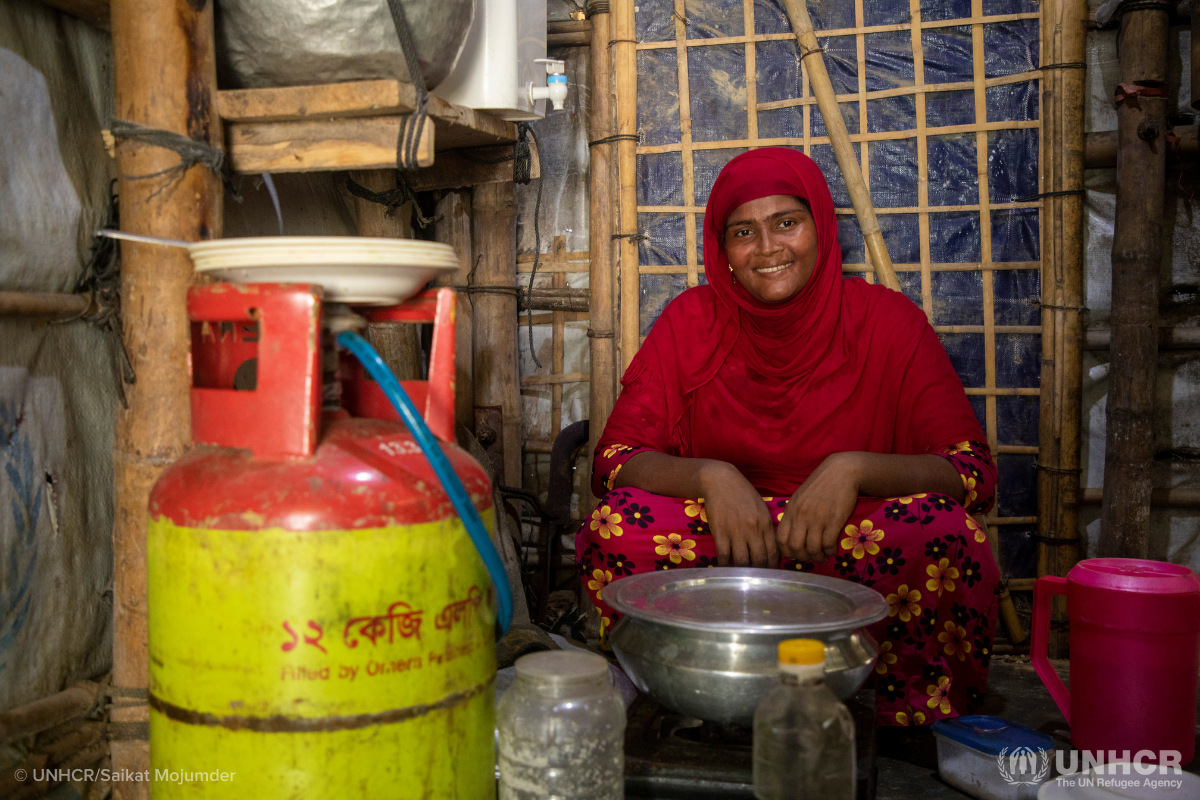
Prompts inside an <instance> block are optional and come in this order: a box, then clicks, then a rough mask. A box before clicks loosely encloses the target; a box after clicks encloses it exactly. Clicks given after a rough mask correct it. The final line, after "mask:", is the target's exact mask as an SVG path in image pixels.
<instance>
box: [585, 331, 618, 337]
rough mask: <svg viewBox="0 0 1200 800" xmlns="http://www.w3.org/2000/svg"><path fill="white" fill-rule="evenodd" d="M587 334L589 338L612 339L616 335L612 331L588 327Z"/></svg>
mask: <svg viewBox="0 0 1200 800" xmlns="http://www.w3.org/2000/svg"><path fill="white" fill-rule="evenodd" d="M587 335H588V338H589V339H612V338H615V336H616V334H615V333H613V332H612V331H594V330H592V329H591V328H588V330H587Z"/></svg>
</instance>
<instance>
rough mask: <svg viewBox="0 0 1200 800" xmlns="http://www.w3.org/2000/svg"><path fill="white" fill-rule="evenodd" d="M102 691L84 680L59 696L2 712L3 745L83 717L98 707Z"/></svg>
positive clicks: (0, 718) (0, 715) (0, 742)
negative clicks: (99, 693) (98, 692)
mask: <svg viewBox="0 0 1200 800" xmlns="http://www.w3.org/2000/svg"><path fill="white" fill-rule="evenodd" d="M98 689H99V686H98V685H97V684H95V683H93V682H91V681H80V682H78V683H73V684H71V685H70V686H69V687H67V688H66V689H64V690H62V691H61V692H59V693H57V694H52V695H50V696H49V697H43V698H41V699H39V700H34V701H33V702H31V703H26V704H25V705H23V706H17V707H16V708H10V709H9V710H7V711H0V744H7V743H8V742H11V741H14V740H16V739H23V738H25V737H26V736H32V735H34V734H35V733H41V732H42V731H44V730H48V729H50V728H53V727H54V726H55V725H59V724H61V723H63V722H67V721H68V720H72V719H75V718H76V717H82V716H83V715H84V714H86V713H87V712H88V711H90V710H91V709H92V708H93V707H95V706H96V700H97V697H96V692H97V690H98Z"/></svg>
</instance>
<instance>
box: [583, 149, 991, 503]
mask: <svg viewBox="0 0 1200 800" xmlns="http://www.w3.org/2000/svg"><path fill="white" fill-rule="evenodd" d="M771 195H790V196H793V197H799V198H802V199H804V200H806V201H807V202H808V204H809V206H810V207H811V209H812V217H813V222H814V224H815V226H816V235H817V263H816V267H815V268H814V270H813V274H812V277H811V278H809V281H808V283H807V284H805V286H804V288H803V289H801V290H800V291H799V292H797V293H796V294H795V295H794V296H792V297H791V298H789V299H787V300H785V301H783V302H781V303H764V302H761V301H759V300H756V299H755V298H753V297H752V296H751V295H750V294H749V293H748V292H747V291H746V290H745V289H744V288H743V287H742V286H741V285H739V284H738V283H737V282H736V281H735V280H733V275H732V273H731V272H730V270H729V261H728V258H727V256H726V253H725V247H724V244H723V241H724V236H725V224H726V222H727V221H728V219H729V216H730V214H731V213H732V212H733V211H734V210H735V209H737V208H738V207H739V206H741V205H742V204H744V203H748V202H750V201H751V200H756V199H758V198H760V197H768V196H771ZM704 267H705V270H704V271H705V275H706V276H707V278H708V285H707V286H698V287H696V288H693V289H689V290H688V291H686V292H684V293H683V294H681V295H680V296H679V297H677V298H676V299H675V300H673V301H672V302H671V303H670V304H669V305H668V306H667V307H666V309H664V310H663V313H662V315H661V316H660V317H659V319H658V321H657V322H655V324H654V327H653V328H652V329H651V331H650V335H649V337H647V339H646V342H645V344H644V345H643V346H642V348H641V350H639V351H638V354H637V356H636V357H635V358H634V360H633V362H632V363H631V364H630V366H629V369H628V370H627V371H626V373H625V376H624V377H623V378H622V384H623V386H624V387H625V388H624V391H623V392H622V394H621V397H620V398H619V399H618V401H617V406H616V407H615V408H614V409H613V414H612V416H611V417H610V418H609V422H608V425H607V426H606V428H605V432H604V434H603V436H602V438H601V446H602V447H603V446H606V445H609V444H614V443H619V444H627V445H632V446H642V447H651V448H653V449H657V450H661V451H663V452H668V453H671V454H674V455H682V456H692V457H704V458H721V459H722V460H728V461H731V462H733V463H735V464H736V465H737V466H739V467H740V468H741V469H742V471H743V474H746V475H747V477H748V478H750V480H751V481H752V482H753V483H754V485H755V486H758V487H759V488H762V489H767V490H769V491H772V492H776V493H783V492H785V491H788V492H790V491H791V490H794V489H795V487H796V486H798V485H799V484H800V483H801V482H802V481H803V480H804V478H805V477H807V476H808V475H809V474H810V473H811V472H812V470H813V469H815V468H816V467H817V465H819V464H820V462H821V461H822V460H823V459H824V458H825V457H826V456H828V455H830V454H831V453H836V452H843V451H848V450H867V451H870V452H878V453H921V452H930V451H933V450H935V449H936V448H939V447H941V446H944V445H947V444H953V443H955V442H959V441H964V440H967V439H972V440H976V441H981V440H982V438H983V436H982V433H981V432H980V429H979V423H978V421H977V420H976V419H975V415H974V413H973V412H972V410H971V407H970V404H969V403H968V402H967V399H966V396H965V395H964V393H963V390H962V384H961V383H960V382H959V380H958V376H957V374H956V373H955V372H954V370H953V368H952V367H951V365H950V361H949V359H948V358H947V357H946V353H945V351H944V350H943V349H942V347H941V343H940V342H939V341H938V340H937V337H936V335H935V334H934V332H933V329H932V328H931V327H930V326H929V324H928V322H927V321H926V318H925V315H924V314H923V313H922V312H921V310H920V309H918V308H917V307H916V306H914V305H913V304H912V303H911V302H910V301H909V300H908V299H907V298H906V297H904V296H903V295H902V294H900V293H898V292H892V291H890V290H888V289H885V288H884V287H882V286H875V285H870V284H868V283H866V282H865V281H863V280H862V279H857V278H856V279H850V280H847V279H844V278H843V277H842V253H841V248H840V247H839V246H838V243H837V218H836V216H835V214H834V206H833V199H832V198H831V197H830V194H829V186H828V185H827V184H826V182H825V177H824V175H822V174H821V170H820V169H819V168H818V167H817V165H816V164H815V163H814V162H813V161H812V159H810V158H808V157H807V156H805V155H802V154H801V153H799V152H797V151H795V150H791V149H787V148H776V147H770V148H762V149H758V150H752V151H750V152H747V153H743V154H742V155H739V156H737V157H736V158H734V159H733V160H731V161H730V162H729V163H728V164H726V165H725V168H724V169H723V170H722V171H721V174H720V175H719V176H718V177H717V181H716V183H715V184H714V185H713V189H712V193H711V194H710V196H709V200H708V208H707V210H706V211H705V215H704ZM656 439H657V440H658V441H655V440H656Z"/></svg>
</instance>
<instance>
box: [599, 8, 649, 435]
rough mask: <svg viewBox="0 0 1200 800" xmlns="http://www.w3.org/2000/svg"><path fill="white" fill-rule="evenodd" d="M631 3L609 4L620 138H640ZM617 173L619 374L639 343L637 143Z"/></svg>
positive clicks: (622, 149) (623, 145)
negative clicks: (618, 184)
mask: <svg viewBox="0 0 1200 800" xmlns="http://www.w3.org/2000/svg"><path fill="white" fill-rule="evenodd" d="M633 3H634V0H611V2H610V5H611V8H612V9H613V15H612V17H613V18H612V28H613V32H612V47H613V61H614V69H615V71H616V79H617V80H616V88H617V91H616V96H617V133H618V134H619V135H622V136H637V51H636V48H637V44H636V41H635V39H634V26H633ZM606 44H607V43H606ZM617 175H618V176H620V181H621V191H620V196H619V198H618V202H619V209H620V210H619V222H618V224H617V230H616V231H615V232H614V233H613V234H611V235H612V236H619V237H620V238H619V239H617V242H618V247H617V253H618V259H619V260H618V264H619V267H618V269H619V273H618V276H619V277H618V282H619V286H618V290H617V291H618V292H619V297H618V299H617V309H618V313H619V314H620V324H621V332H620V339H619V341H618V342H617V347H618V348H619V349H620V351H621V372H624V371H625V369H626V368H627V367H628V366H629V362H630V361H632V360H633V356H634V355H635V354H636V353H637V351H638V347H639V346H640V345H641V341H640V330H641V327H640V317H639V310H640V303H641V286H640V281H639V278H638V239H637V237H638V218H637V183H636V181H637V142H636V141H633V140H631V139H621V140H620V141H619V142H617ZM595 427H600V426H599V425H596V426H595Z"/></svg>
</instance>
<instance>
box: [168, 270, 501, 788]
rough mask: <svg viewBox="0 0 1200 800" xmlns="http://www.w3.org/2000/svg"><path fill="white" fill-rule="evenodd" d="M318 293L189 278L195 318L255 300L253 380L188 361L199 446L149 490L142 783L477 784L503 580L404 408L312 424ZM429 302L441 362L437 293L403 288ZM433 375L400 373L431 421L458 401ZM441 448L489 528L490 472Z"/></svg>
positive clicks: (487, 773) (489, 725)
mask: <svg viewBox="0 0 1200 800" xmlns="http://www.w3.org/2000/svg"><path fill="white" fill-rule="evenodd" d="M318 296H319V292H318V291H314V290H313V289H312V287H307V286H296V285H276V284H248V285H241V286H236V287H235V286H231V285H229V284H219V285H216V286H210V287H204V288H199V289H194V290H193V291H192V293H191V295H190V297H189V317H190V318H191V319H192V320H193V323H194V330H197V331H198V330H200V328H199V327H197V325H200V326H201V327H202V326H203V324H204V323H215V322H227V321H233V322H241V321H246V320H250V319H254V320H256V321H257V323H258V355H257V359H258V363H257V385H256V387H255V390H254V391H240V392H239V391H234V390H232V389H231V388H229V387H225V386H220V385H217V386H213V385H212V384H213V383H214V382H217V383H220V381H221V380H223V379H222V378H220V377H219V376H218V377H217V378H214V377H213V375H215V374H216V373H215V372H214V373H211V374H210V375H208V376H200V375H198V374H197V375H195V376H194V379H193V385H194V386H195V387H197V388H194V389H193V402H192V405H193V427H194V433H195V439H196V441H197V443H198V444H197V447H195V448H194V449H193V450H192V451H191V452H190V453H189V454H188V455H186V456H185V457H184V458H183V459H181V460H180V461H178V462H177V463H176V464H175V465H173V466H172V467H171V468H170V469H168V470H167V471H166V473H164V475H163V476H162V478H161V479H160V480H159V481H158V483H157V484H156V486H155V487H154V491H153V494H152V497H151V505H150V515H151V520H152V521H151V525H150V531H149V541H148V545H147V559H148V579H149V609H148V610H149V634H150V697H149V702H150V708H151V712H150V748H151V750H150V753H151V772H152V775H151V778H152V781H153V785H152V788H153V796H154V797H155V798H156V800H159V799H161V798H255V800H259V799H261V798H320V799H321V800H333V799H334V798H389V799H390V798H462V799H463V800H476V799H477V798H479V799H482V798H491V797H493V796H494V793H495V789H494V771H493V764H494V744H493V727H494V722H493V716H494V714H493V705H494V704H493V697H494V685H493V681H494V677H495V671H496V665H495V650H494V638H495V625H496V617H497V594H496V589H495V588H494V587H493V584H492V581H491V579H490V578H489V572H488V569H487V568H486V567H485V564H484V561H483V560H482V559H481V556H480V553H479V552H478V551H477V549H476V545H475V544H474V543H473V542H472V540H471V538H470V537H469V536H468V533H467V530H466V528H465V527H464V524H463V522H462V521H461V520H460V518H459V517H458V515H457V514H456V513H455V510H454V507H453V506H452V504H451V501H450V500H449V499H448V497H447V494H446V492H445V491H444V490H443V488H442V485H441V483H440V482H439V480H438V478H437V476H436V475H435V473H434V471H433V469H432V467H431V466H430V464H429V462H428V461H427V460H426V458H425V456H424V455H423V454H422V452H421V449H420V447H419V446H418V445H417V443H416V442H415V441H414V439H413V437H412V436H411V435H410V434H409V433H408V431H407V429H406V428H404V427H403V426H402V425H400V424H398V423H395V422H390V421H383V420H375V419H351V418H348V416H347V415H345V414H341V415H339V416H341V417H343V418H342V419H340V420H338V421H335V422H330V423H328V424H325V425H324V429H323V430H319V427H320V426H319V424H318V415H319V406H318V401H319V393H320V385H321V381H320V372H319V356H320V353H319V349H320V348H319V342H320V340H321V339H320V335H319V327H317V326H318V325H319V318H320V311H321V305H320V301H319V299H318ZM439 301H440V302H439ZM422 304H423V305H422ZM435 305H436V306H440V308H439V311H440V312H444V314H443V315H442V316H441V318H440V319H439V321H438V324H437V325H436V326H435V342H434V353H433V357H434V362H435V363H434V365H435V366H440V367H441V368H442V369H443V370H444V367H445V364H446V358H447V347H449V361H448V363H449V365H450V368H449V375H450V378H449V380H450V381H452V380H453V377H452V376H453V361H454V357H453V349H452V348H453V342H454V331H453V317H452V314H453V297H452V295H450V294H448V293H445V294H443V295H442V296H441V297H439V298H436V299H435V298H434V297H432V296H426V297H422V298H418V299H417V300H416V301H413V302H412V303H410V304H409V306H408V307H407V308H408V311H409V312H411V314H412V316H413V317H414V318H420V315H421V314H422V313H424V312H425V311H429V312H430V316H433V312H432V310H433V308H434V307H435ZM414 309H416V311H414ZM447 321H449V324H448V325H447V324H446V323H447ZM193 347H194V349H197V348H200V347H201V345H200V344H197V343H196V340H194V344H193ZM439 348H440V349H439ZM200 355H202V354H200ZM193 359H194V361H193V363H194V364H200V363H202V361H203V359H202V358H200V356H199V355H198V354H197V353H196V352H194V353H193ZM233 366H235V367H236V365H233ZM226 372H228V375H231V374H232V371H231V370H227V371H226ZM430 374H431V376H433V379H432V383H431V384H430V385H429V386H428V388H426V389H425V390H424V391H423V392H422V391H421V387H419V386H412V385H409V386H407V387H406V388H409V389H410V390H411V393H412V394H413V395H414V397H416V398H417V399H418V402H420V401H424V402H425V403H426V409H427V411H426V417H427V419H428V420H429V422H430V423H431V424H430V427H431V428H434V429H435V432H440V433H441V435H442V436H446V435H447V433H446V432H447V431H448V430H452V429H451V428H450V426H451V425H452V424H453V418H452V415H453V402H450V403H449V406H448V408H442V407H440V406H438V403H439V402H440V401H436V398H437V397H439V396H440V397H441V398H442V399H443V400H444V398H445V396H446V391H445V390H446V388H447V386H446V385H445V381H446V380H447V379H446V378H445V375H444V374H435V372H434V369H433V368H432V367H431V370H430ZM228 375H227V376H226V377H228ZM202 378H203V379H202ZM438 381H441V385H440V387H439V386H438ZM201 384H207V385H201ZM448 388H449V396H450V397H451V398H452V397H453V384H452V383H450V384H449V387H448ZM431 400H433V401H435V402H431ZM201 443H208V444H201ZM441 447H442V450H443V452H444V453H445V455H446V457H447V459H448V460H449V462H450V464H451V465H452V466H453V468H454V471H455V472H456V473H457V475H458V476H459V478H460V480H461V482H462V484H463V486H464V488H465V489H466V490H467V493H468V494H469V496H470V497H471V500H472V502H473V503H474V504H475V506H476V508H477V509H478V510H479V512H480V514H481V516H482V517H483V518H484V521H485V523H486V524H487V525H488V527H489V528H490V527H491V524H492V509H491V487H490V485H489V482H488V479H487V477H486V474H485V473H484V472H483V470H482V468H481V467H480V466H479V465H478V464H477V463H476V462H475V461H473V460H472V459H471V458H470V456H468V455H467V454H466V453H464V452H462V451H461V450H459V449H458V448H457V447H456V446H455V445H454V444H453V443H452V442H451V441H442V442H441ZM505 591H507V587H505Z"/></svg>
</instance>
